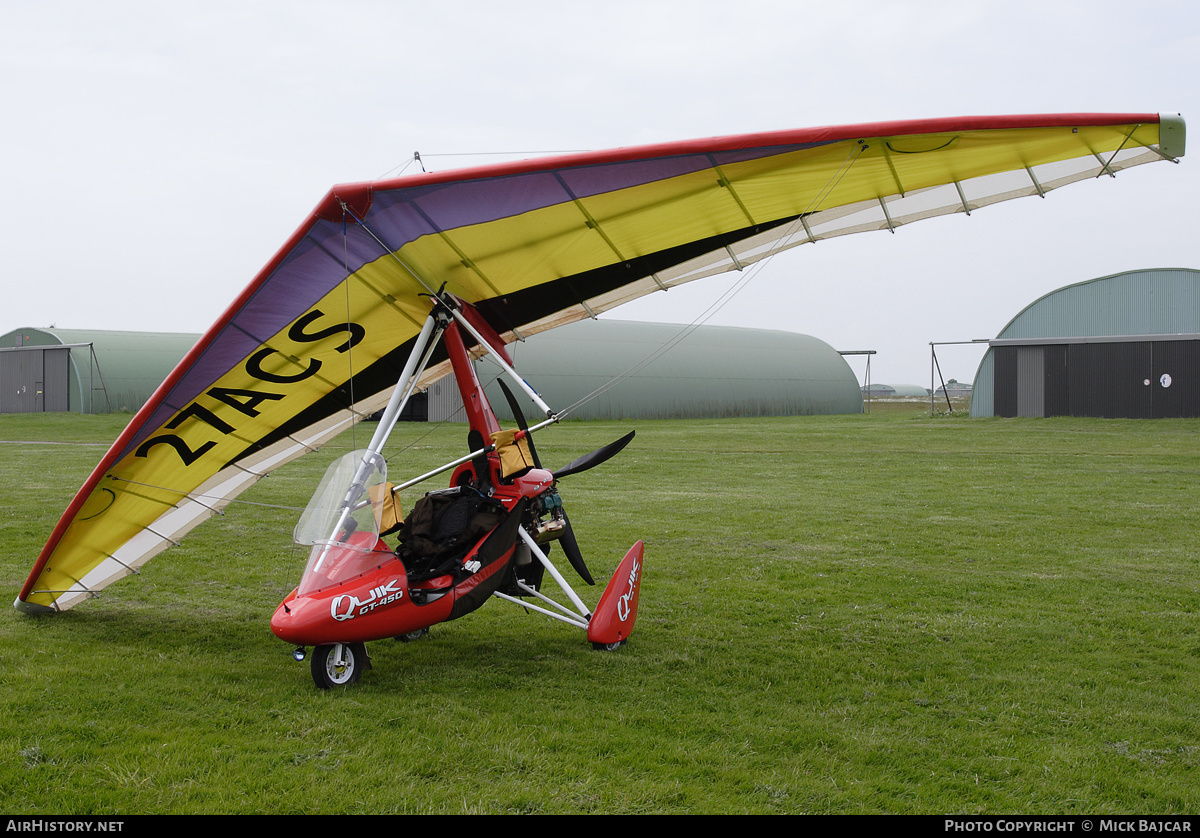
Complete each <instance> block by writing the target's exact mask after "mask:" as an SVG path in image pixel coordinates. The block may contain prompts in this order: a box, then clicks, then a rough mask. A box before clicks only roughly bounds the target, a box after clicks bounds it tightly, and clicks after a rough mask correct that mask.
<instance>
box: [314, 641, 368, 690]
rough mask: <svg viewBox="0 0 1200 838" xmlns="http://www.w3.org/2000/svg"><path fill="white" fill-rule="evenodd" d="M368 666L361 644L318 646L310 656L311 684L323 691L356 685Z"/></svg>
mask: <svg viewBox="0 0 1200 838" xmlns="http://www.w3.org/2000/svg"><path fill="white" fill-rule="evenodd" d="M370 665H371V664H370V661H369V660H368V659H367V647H366V646H364V645H363V644H361V643H333V644H330V645H328V646H318V647H317V648H315V649H313V654H312V664H311V666H312V677H313V683H315V684H316V685H317V686H318V687H319V688H321V689H323V690H331V689H333V688H334V687H345V686H348V685H349V684H357V683H358V679H359V678H361V677H362V674H363V670H364V669H367V668H369V667H370Z"/></svg>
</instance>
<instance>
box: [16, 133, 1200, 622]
mask: <svg viewBox="0 0 1200 838" xmlns="http://www.w3.org/2000/svg"><path fill="white" fill-rule="evenodd" d="M1183 145H1184V125H1183V121H1182V119H1180V118H1178V117H1169V118H1168V117H1162V118H1160V117H1159V116H1158V115H1156V114H1138V115H1129V114H1123V115H1092V114H1067V115H1055V116H1018V117H1011V116H1009V117H971V118H960V119H945V120H923V121H913V122H893V123H877V124H872V125H858V126H846V127H836V128H820V129H808V130H799V131H786V132H777V133H770V134H754V135H744V136H733V137H724V138H716V139H710V140H697V141H690V142H682V143H673V144H665V145H660V146H653V147H643V148H633V149H617V150H615V151H609V152H600V153H594V154H593V153H590V154H583V155H571V156H567V157H559V158H549V159H544V160H533V161H524V162H521V163H515V164H506V165H501V166H493V167H486V168H480V169H470V170H463V171H459V172H449V173H444V174H436V175H417V176H411V177H406V178H401V179H396V180H392V181H381V182H377V183H363V184H351V185H347V186H341V187H336V188H335V189H333V190H332V191H331V192H330V194H329V195H328V196H326V198H325V200H324V201H322V202H321V204H320V205H318V207H317V209H316V210H315V211H314V213H313V214H312V215H311V217H310V218H309V219H308V220H307V221H306V222H305V223H304V225H303V226H302V227H301V228H300V229H299V230H298V231H297V232H296V234H295V235H294V236H293V237H292V239H291V240H290V241H289V242H288V243H287V244H286V245H285V247H284V248H283V249H282V250H281V251H280V252H279V254H278V255H277V256H276V257H275V259H274V260H272V262H271V263H270V264H269V265H268V266H267V267H266V268H265V269H264V270H263V271H262V272H261V273H260V274H259V276H258V277H256V278H255V279H254V281H253V282H252V283H251V284H250V286H249V287H248V288H247V289H246V291H245V292H243V294H242V295H241V296H240V297H239V298H238V299H237V300H236V301H234V303H233V304H232V305H231V306H230V308H229V309H228V310H227V311H226V313H225V314H224V315H223V316H222V318H221V319H220V320H219V321H218V322H217V323H216V324H215V325H214V326H213V327H212V328H211V329H210V330H209V332H208V333H207V334H206V335H205V336H204V337H203V338H202V339H201V341H200V342H199V343H198V344H197V346H196V347H195V348H194V349H193V350H192V352H191V353H189V355H188V357H187V358H185V359H184V361H183V362H182V363H181V364H180V366H179V367H178V368H177V369H176V370H175V371H174V372H173V373H172V374H171V375H170V376H169V377H168V379H167V380H166V381H165V382H164V383H163V385H162V386H161V387H160V388H159V390H158V391H157V392H156V393H155V395H154V396H153V397H152V398H151V400H150V401H149V402H148V403H147V404H146V406H145V407H144V408H143V409H142V410H141V411H140V412H139V413H138V415H137V416H136V417H135V418H134V420H133V422H131V423H130V425H129V427H128V428H127V429H126V431H125V432H124V433H123V434H122V435H121V437H120V438H119V439H118V440H117V441H116V443H114V445H113V447H112V448H111V449H110V450H109V452H108V453H107V454H106V455H105V457H104V458H103V459H102V460H101V462H100V464H99V465H98V466H97V468H96V470H95V471H94V472H93V473H92V475H91V476H90V477H89V479H88V480H87V482H86V483H85V484H84V486H83V487H82V488H81V489H80V491H79V493H78V494H77V495H76V497H75V499H74V500H73V501H72V503H71V505H70V506H69V507H68V509H67V511H66V513H65V514H64V516H63V518H62V520H61V521H60V522H59V524H58V526H57V527H56V528H55V530H54V532H53V533H52V534H51V536H50V539H49V541H48V542H47V544H46V547H45V548H44V549H43V551H42V554H41V555H40V556H39V558H38V560H37V562H36V563H35V565H34V567H33V570H32V572H31V573H30V576H29V579H28V581H27V582H26V584H25V586H24V587H23V588H22V590H21V592H20V595H19V596H18V599H17V602H16V603H15V604H16V606H17V607H18V608H20V609H22V610H26V611H44V610H62V609H65V608H69V607H71V606H72V605H74V604H76V603H78V602H80V601H82V600H83V599H86V598H87V597H89V596H93V595H95V593H96V592H97V591H99V590H100V589H102V588H103V587H104V586H105V585H107V584H109V583H110V582H112V581H114V580H115V579H117V578H120V577H121V576H124V575H126V574H128V573H130V572H132V570H133V569H135V568H137V567H139V566H140V565H142V564H144V563H145V562H146V561H147V560H148V559H150V558H151V557H152V556H154V555H155V554H156V553H158V552H160V551H161V550H163V549H165V548H166V547H168V546H170V545H171V544H173V543H175V542H177V541H178V540H179V538H181V537H182V536H183V535H184V534H185V533H186V532H187V531H188V530H190V529H191V528H192V527H194V526H195V525H196V524H198V523H199V522H200V521H202V520H204V519H205V518H207V517H208V516H210V515H212V514H214V513H215V512H216V511H217V510H219V509H221V508H222V507H223V506H224V505H226V504H227V503H229V501H230V500H232V499H233V498H234V497H235V496H236V495H237V494H238V493H239V492H241V491H243V490H244V489H245V488H247V487H248V486H249V485H251V484H252V483H253V482H254V481H255V480H257V479H258V478H259V477H260V476H262V475H264V474H266V473H267V472H269V471H270V470H271V469H273V468H275V467H277V466H279V465H281V464H283V463H285V462H287V461H288V460H290V459H293V458H295V457H297V456H299V455H301V454H303V453H305V452H306V451H309V450H313V449H315V448H317V447H319V446H320V445H321V444H323V443H324V442H325V441H327V440H328V439H330V438H331V437H332V436H334V435H336V434H337V433H339V432H340V431H341V430H343V429H344V428H346V427H347V426H348V425H349V424H350V423H352V422H354V421H357V420H358V419H359V418H361V417H362V416H364V415H368V414H370V413H371V412H373V411H374V410H376V409H378V408H379V407H380V406H382V404H383V403H385V402H386V400H387V398H388V395H389V393H390V389H391V387H392V386H393V385H394V379H395V375H396V373H397V371H398V370H399V369H400V368H401V367H402V366H403V362H404V360H405V358H406V357H407V355H408V349H409V346H410V345H411V343H412V340H413V338H414V337H415V336H416V334H417V333H418V331H419V330H420V326H421V323H422V322H423V320H424V318H425V316H426V314H427V313H428V311H429V304H428V301H427V295H428V294H429V293H431V292H433V291H436V290H437V289H438V288H440V287H441V286H443V284H444V285H445V286H446V288H447V290H448V291H450V292H451V293H453V294H455V295H457V296H459V297H461V298H462V299H464V300H467V301H468V302H471V303H473V304H474V305H475V306H476V307H477V308H478V310H479V311H480V312H481V313H482V314H483V315H484V317H485V318H486V319H487V320H488V321H489V323H490V324H491V325H492V327H493V328H494V329H495V330H496V331H497V332H499V333H501V334H502V335H503V336H504V337H505V339H506V340H511V339H515V338H519V337H521V336H523V335H528V334H532V333H535V332H538V331H542V330H545V329H549V328H553V327H555V326H558V325H562V324H565V323H569V322H572V321H574V320H578V319H580V318H582V317H586V316H592V315H595V314H597V313H600V312H602V311H606V310H608V309H611V308H613V307H615V306H618V305H620V304H621V303H623V302H625V301H628V300H631V299H634V298H636V297H638V296H641V295H643V294H647V293H650V292H652V291H655V290H659V289H661V288H666V287H670V286H672V285H678V284H680V283H683V282H688V281H690V280H693V279H698V278H700V277H703V276H708V275H711V274H715V273H720V272H723V271H726V270H729V269H731V268H733V267H741V266H745V265H748V264H752V263H754V262H756V261H758V260H760V259H763V258H765V257H766V256H768V255H770V254H772V253H774V252H776V251H777V250H779V249H782V248H785V247H794V246H796V245H799V244H804V243H806V242H811V241H816V240H819V239H823V238H829V237H833V236H840V235H847V234H850V233H856V232H864V231H869V230H886V229H895V228H896V227H899V226H901V225H903V224H907V223H911V222H913V221H917V220H920V219H922V218H930V217H933V216H936V215H942V214H947V213H953V212H971V211H974V210H975V209H978V208H981V207H984V206H987V205H988V204H991V203H995V202H997V201H1003V200H1008V199H1010V198H1016V197H1021V196H1026V195H1038V194H1042V195H1044V194H1046V193H1047V192H1049V191H1051V190H1053V189H1055V188H1058V187H1060V186H1063V185H1065V184H1067V183H1071V182H1074V181H1078V180H1084V179H1089V178H1096V177H1097V176H1098V175H1103V174H1115V173H1116V172H1118V171H1120V170H1121V169H1124V168H1128V167H1130V166H1134V165H1138V164H1141V163H1146V162H1152V161H1156V160H1163V159H1168V160H1174V159H1177V158H1179V157H1181V156H1182V154H1183ZM423 295H425V296H423ZM444 366H445V365H444V364H437V365H435V366H434V367H432V368H431V369H430V370H429V371H427V373H426V376H425V380H426V381H431V380H433V379H434V378H436V377H439V376H440V375H442V374H443V372H444V369H443V368H444Z"/></svg>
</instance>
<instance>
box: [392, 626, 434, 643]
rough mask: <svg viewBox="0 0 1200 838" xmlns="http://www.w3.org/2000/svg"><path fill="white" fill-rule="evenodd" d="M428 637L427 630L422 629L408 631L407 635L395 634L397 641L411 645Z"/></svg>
mask: <svg viewBox="0 0 1200 838" xmlns="http://www.w3.org/2000/svg"><path fill="white" fill-rule="evenodd" d="M428 636H429V629H427V628H423V629H417V630H416V631H410V632H408V633H407V634H397V635H396V639H397V640H399V641H400V642H401V643H413V642H415V641H417V640H422V639H424V638H426V637H428Z"/></svg>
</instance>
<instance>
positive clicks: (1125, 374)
mask: <svg viewBox="0 0 1200 838" xmlns="http://www.w3.org/2000/svg"><path fill="white" fill-rule="evenodd" d="M1196 336H1200V271H1197V270H1192V269H1187V268H1160V269H1151V270H1141V271H1129V272H1126V273H1121V274H1115V275H1113V276H1107V277H1101V278H1099V279H1093V280H1089V281H1087V282H1081V283H1078V284H1076V285H1069V286H1067V287H1065V288H1060V289H1059V290H1057V291H1054V292H1052V293H1050V294H1047V295H1046V296H1045V297H1042V298H1041V299H1039V300H1037V301H1035V302H1033V303H1032V304H1030V305H1029V306H1028V307H1027V308H1026V309H1024V310H1023V311H1022V312H1020V313H1019V314H1018V315H1017V316H1016V317H1014V318H1013V319H1012V321H1010V322H1009V324H1008V325H1007V326H1005V328H1004V329H1003V330H1001V332H1000V334H999V335H997V337H996V339H995V340H993V341H992V343H991V346H990V347H989V349H988V351H987V353H986V354H985V355H984V357H983V360H982V361H981V362H980V365H979V370H978V371H977V372H976V376H975V386H974V393H973V396H972V400H971V415H972V416H1061V415H1072V416H1111V417H1117V416H1129V417H1136V416H1145V417H1151V416H1185V415H1186V416H1195V415H1200V408H1195V409H1193V408H1192V407H1190V405H1192V404H1193V403H1195V402H1197V401H1198V400H1200V383H1198V384H1193V383H1192V382H1193V381H1194V380H1195V374H1194V373H1193V371H1192V370H1193V367H1194V366H1196V365H1197V364H1198V363H1200V362H1198V361H1196V360H1195V358H1194V357H1193V351H1194V348H1193V346H1192V344H1193V343H1194V341H1193V340H1192V338H1194V337H1196ZM1164 375H1165V376H1168V377H1167V378H1165V379H1164V378H1163V376H1164ZM1164 382H1167V383H1166V386H1164Z"/></svg>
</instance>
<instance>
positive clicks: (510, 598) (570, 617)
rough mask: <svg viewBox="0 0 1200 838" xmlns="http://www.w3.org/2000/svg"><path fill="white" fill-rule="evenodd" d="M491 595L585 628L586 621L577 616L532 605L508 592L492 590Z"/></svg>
mask: <svg viewBox="0 0 1200 838" xmlns="http://www.w3.org/2000/svg"><path fill="white" fill-rule="evenodd" d="M534 594H535V595H536V596H537V597H538V599H545V600H547V601H548V602H553V600H551V599H550V598H549V597H544V596H542V595H541V594H538V593H537V592H536V591H534ZM492 596H494V597H499V598H500V599H502V600H504V601H505V602H511V603H513V604H514V605H519V606H521V607H522V608H528V609H529V610H530V611H536V612H538V613H539V614H544V615H545V616H547V617H550V618H551V619H554V620H558V621H560V622H563V623H566V624H568V625H572V626H575V627H576V628H581V629H586V628H587V627H588V624H587V622H585V621H584V620H581V619H580V618H579V617H576V616H574V615H564V614H559V613H558V612H556V611H551V610H550V609H548V608H542V607H541V606H540V605H534V604H533V603H532V602H526V601H525V600H523V599H518V598H517V597H515V596H509V595H508V594H502V593H500V592H499V591H493V592H492ZM556 604H557V603H556Z"/></svg>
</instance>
